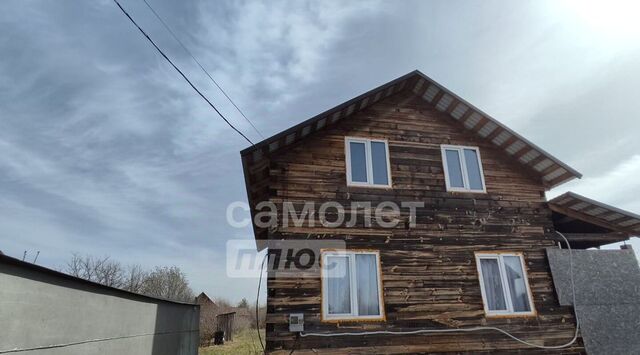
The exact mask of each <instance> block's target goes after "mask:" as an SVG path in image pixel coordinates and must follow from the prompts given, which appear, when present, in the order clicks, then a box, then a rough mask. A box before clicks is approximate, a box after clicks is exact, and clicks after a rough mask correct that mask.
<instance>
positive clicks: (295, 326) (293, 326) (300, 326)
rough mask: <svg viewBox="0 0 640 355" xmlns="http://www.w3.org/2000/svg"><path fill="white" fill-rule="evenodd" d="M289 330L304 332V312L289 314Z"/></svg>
mask: <svg viewBox="0 0 640 355" xmlns="http://www.w3.org/2000/svg"><path fill="white" fill-rule="evenodd" d="M289 331H290V332H304V314H303V313H291V314H289Z"/></svg>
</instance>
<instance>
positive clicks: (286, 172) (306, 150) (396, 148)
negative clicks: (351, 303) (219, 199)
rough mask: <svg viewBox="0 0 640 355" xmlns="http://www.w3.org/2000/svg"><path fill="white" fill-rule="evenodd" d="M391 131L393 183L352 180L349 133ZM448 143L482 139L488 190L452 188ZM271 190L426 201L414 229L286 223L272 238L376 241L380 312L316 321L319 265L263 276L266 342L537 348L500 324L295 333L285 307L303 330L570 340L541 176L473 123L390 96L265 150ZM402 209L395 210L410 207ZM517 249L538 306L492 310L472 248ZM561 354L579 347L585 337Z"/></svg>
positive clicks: (365, 244)
mask: <svg viewBox="0 0 640 355" xmlns="http://www.w3.org/2000/svg"><path fill="white" fill-rule="evenodd" d="M345 136H354V137H365V138H366V137H369V138H384V139H388V141H389V152H390V162H391V179H392V182H393V188H392V189H378V188H363V187H348V186H347V184H346V176H345V174H346V172H345V156H344V137H345ZM441 144H453V145H471V146H478V147H479V148H480V154H481V157H482V164H483V169H484V175H485V181H486V187H487V193H486V194H477V193H450V192H447V191H446V189H445V181H444V173H443V165H442V158H441V152H440V145H441ZM268 159H269V161H268V164H269V165H270V169H269V177H268V179H269V182H268V185H269V191H270V193H269V198H270V200H271V201H273V202H275V203H276V204H278V205H281V203H282V202H283V201H293V202H299V203H302V202H304V201H314V202H315V203H317V204H320V203H322V202H325V201H338V202H341V203H343V204H345V205H349V203H350V202H352V201H372V202H373V203H374V205H375V203H376V202H378V201H394V202H396V203H398V204H400V203H401V202H402V201H423V202H424V203H425V207H424V208H419V209H418V215H417V221H416V222H417V225H416V226H415V227H413V228H407V226H406V225H405V223H400V224H399V225H398V226H397V227H396V228H392V229H384V228H376V227H371V228H366V227H364V225H363V223H361V222H362V221H361V220H359V223H358V225H357V226H355V227H354V228H331V229H328V228H320V227H318V224H317V223H316V226H315V227H313V228H311V227H299V228H295V227H291V226H289V227H288V228H283V226H279V228H277V229H273V230H271V231H270V233H269V238H270V239H284V238H290V239H314V240H318V239H342V240H346V242H347V245H348V247H349V248H354V249H377V250H380V255H381V263H382V282H383V287H384V300H385V305H384V306H385V312H386V318H387V319H386V321H385V322H378V323H374V322H362V323H357V322H356V323H338V324H335V323H331V324H329V323H322V322H320V305H321V299H320V297H321V287H320V274H319V272H318V270H316V269H313V270H310V272H309V274H310V275H311V277H306V278H298V279H291V278H282V279H277V278H274V277H273V275H271V276H270V278H269V280H268V286H267V287H268V301H267V312H268V314H267V347H268V350H269V351H271V352H273V353H276V354H279V353H283V354H284V353H289V351H290V349H291V348H292V347H294V346H295V347H296V353H313V352H314V351H319V352H320V353H332V354H334V353H335V354H339V353H347V352H348V353H363V354H364V353H367V354H373V353H376V354H377V353H388V354H400V353H425V352H429V353H431V352H434V353H438V352H470V353H479V352H493V351H504V352H513V351H517V350H527V352H529V351H530V352H532V353H543V352H547V351H543V350H534V349H532V348H529V347H526V346H524V345H523V344H520V343H518V342H515V341H513V340H511V339H509V338H507V337H506V336H504V335H502V334H500V333H496V332H482V333H460V334H458V333H456V334H446V335H414V336H395V335H389V336H384V335H383V336H380V335H377V336H362V337H336V338H313V337H305V338H301V339H298V340H296V339H295V336H294V334H292V333H290V332H288V324H287V319H288V318H287V316H288V314H289V313H300V312H301V313H304V314H305V330H306V331H307V332H330V331H349V330H381V329H388V330H407V329H409V330H412V329H422V328H442V329H444V328H450V327H469V326H484V325H487V326H497V327H501V328H504V329H506V330H508V331H510V332H512V333H514V334H515V335H516V336H519V337H522V338H525V339H527V340H528V341H530V342H533V343H536V344H541V345H542V344H544V345H556V344H561V343H564V342H566V341H568V340H570V339H571V337H572V336H573V332H574V329H575V323H574V322H575V319H574V316H573V312H572V310H571V308H569V307H560V306H559V304H558V299H557V297H556V294H555V291H554V287H553V283H552V278H551V273H550V269H549V265H548V262H547V259H546V254H545V251H544V248H545V247H548V246H551V245H554V241H553V224H552V220H551V211H550V210H549V208H548V206H547V204H546V200H545V197H544V187H543V185H542V183H541V182H540V181H539V180H538V179H536V178H534V177H533V176H532V175H531V174H529V173H528V172H527V171H526V169H525V168H523V167H522V165H520V164H518V163H517V162H516V161H515V160H512V159H511V158H510V157H508V156H507V155H506V154H505V153H504V151H501V150H498V149H496V148H495V147H494V146H493V145H492V144H491V143H489V142H486V141H485V140H483V139H481V138H479V137H478V136H476V135H475V134H471V133H469V132H468V131H467V130H465V128H464V127H463V126H462V125H461V124H459V123H458V122H456V121H454V120H453V119H451V118H450V117H449V116H447V115H445V114H443V113H440V112H438V111H436V110H435V109H434V108H433V107H432V106H431V105H429V104H428V103H426V102H424V101H423V100H421V99H419V98H416V97H414V96H412V95H410V94H407V93H400V94H396V95H394V96H391V97H389V98H387V99H385V100H383V101H380V102H378V103H376V104H375V105H372V106H370V107H368V108H366V109H365V110H363V111H362V112H360V113H358V114H356V115H355V116H353V117H350V118H348V119H345V120H343V121H340V122H338V123H336V124H335V125H334V126H332V127H328V128H327V129H325V130H324V131H321V132H318V133H315V134H313V135H310V136H309V137H308V138H307V139H305V140H303V141H302V142H299V143H297V144H296V145H294V146H293V147H292V148H290V149H287V151H285V152H282V153H278V154H275V155H274V156H271V157H269V158H268ZM406 212H408V210H404V209H403V210H402V215H400V216H396V217H397V218H400V219H403V218H406V216H405V214H406ZM496 250H504V251H507V250H508V251H520V252H523V253H524V255H525V264H526V267H527V269H528V270H527V273H528V278H529V284H530V286H531V290H532V293H533V299H534V304H535V309H536V311H537V315H536V316H534V317H524V318H522V317H520V318H487V317H485V314H484V310H483V303H482V298H481V294H480V285H479V280H478V275H477V271H476V265H475V259H474V252H477V251H496ZM548 352H555V353H581V352H583V347H582V342H581V341H578V342H577V343H576V344H575V345H574V346H573V347H572V348H569V349H565V350H561V351H548Z"/></svg>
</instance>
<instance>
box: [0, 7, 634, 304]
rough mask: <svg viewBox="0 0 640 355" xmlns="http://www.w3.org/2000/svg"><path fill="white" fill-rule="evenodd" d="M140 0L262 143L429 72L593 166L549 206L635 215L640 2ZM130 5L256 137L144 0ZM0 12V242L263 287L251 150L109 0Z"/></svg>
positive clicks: (218, 293)
mask: <svg viewBox="0 0 640 355" xmlns="http://www.w3.org/2000/svg"><path fill="white" fill-rule="evenodd" d="M148 1H149V2H150V3H151V4H152V5H153V6H154V7H155V9H156V10H157V11H158V13H159V14H160V15H161V16H163V17H164V18H165V20H166V21H167V22H168V24H169V25H170V26H171V27H173V29H174V30H175V32H176V33H177V35H178V36H179V37H180V38H181V39H182V40H183V41H184V42H185V44H186V45H187V47H189V48H190V49H191V50H192V52H193V53H194V54H195V55H196V57H198V58H199V59H200V61H201V62H202V64H203V65H204V66H205V67H206V68H207V69H208V70H209V71H210V72H211V73H212V74H213V76H214V78H216V80H217V81H218V82H219V83H220V84H221V85H222V86H223V87H224V88H225V89H226V90H227V91H228V93H229V94H230V95H231V96H232V97H233V98H234V99H235V100H236V102H237V103H238V105H239V106H240V107H241V108H242V109H243V110H244V112H245V113H246V114H247V116H249V117H250V118H251V119H252V120H253V122H254V123H255V125H256V126H257V127H258V129H259V130H260V132H262V134H263V135H264V136H271V135H272V134H275V133H277V132H279V131H281V130H283V129H286V128H288V127H290V126H292V125H294V124H296V123H298V122H301V121H303V120H305V119H307V118H309V117H311V116H313V115H315V114H317V113H319V112H321V111H324V110H326V109H328V108H331V107H333V106H335V105H337V104H339V103H341V102H343V101H345V100H347V99H350V98H352V97H354V96H356V95H359V94H361V93H362V92H364V91H367V90H369V89H371V88H373V87H375V86H377V85H380V84H383V83H385V82H387V81H389V80H391V79H394V78H396V77H398V76H400V75H403V74H406V73H407V72H409V71H412V70H414V69H419V70H421V71H422V72H424V73H425V74H427V75H429V76H431V77H432V78H434V79H435V80H437V81H439V82H440V83H441V84H443V85H445V86H446V87H447V88H449V89H450V90H452V91H454V92H456V93H457V94H459V95H460V96H461V97H463V98H465V99H467V100H468V101H470V102H471V103H473V104H474V105H476V106H478V107H479V108H481V109H483V110H484V111H486V112H488V113H489V114H491V115H492V116H494V117H495V118H497V119H498V120H500V121H501V122H503V123H505V124H506V125H507V126H509V127H510V128H512V129H514V130H516V131H517V132H519V133H520V134H522V135H523V136H525V137H527V138H529V139H530V140H531V141H533V142H535V143H536V144H538V145H539V146H541V147H542V148H544V149H545V150H547V151H549V152H550V153H552V154H553V155H555V156H556V157H558V158H559V159H561V160H563V161H564V162H566V163H568V164H569V165H570V166H572V167H573V168H575V169H577V170H578V171H580V172H581V173H583V174H584V178H583V179H582V180H580V181H576V182H571V183H568V184H565V185H562V186H560V187H558V188H556V189H554V190H553V191H551V192H550V193H549V196H550V197H553V196H556V195H558V194H560V193H562V192H564V191H567V190H572V191H575V192H578V193H580V194H583V195H586V196H587V197H590V198H593V199H597V200H600V201H603V202H605V203H609V204H612V205H614V206H617V207H620V208H623V209H627V210H629V211H632V212H635V213H640V178H639V177H640V139H639V133H640V120H639V119H638V118H639V116H640V99H639V93H640V89H638V83H639V82H640V21H637V17H636V15H637V14H638V13H639V12H640V6H639V5H637V4H625V3H624V2H619V1H609V0H608V1H601V2H597V1H581V2H580V5H578V1H572V2H560V1H548V2H544V1H517V2H516V1H467V2H462V1H450V0H447V1H416V2H411V1H387V2H373V1H370V2H355V1H354V2H351V1H349V2H346V1H339V2H333V3H332V2H328V1H322V2H320V1H318V2H303V1H291V2H272V1H270V2H268V4H267V3H259V2H245V1H242V2H241V1H229V2H223V1H200V2H192V1H169V0H148ZM122 4H123V6H124V7H125V8H127V9H128V10H129V11H130V13H131V14H132V16H133V17H134V18H135V19H136V20H137V21H138V22H139V23H140V25H141V26H142V27H143V28H145V29H146V30H147V31H148V33H149V34H150V35H151V37H152V38H154V39H155V40H156V42H157V43H158V44H159V45H160V46H161V47H162V48H164V49H165V50H166V52H167V53H168V54H169V55H170V57H172V58H175V61H176V62H177V63H178V64H179V65H180V66H181V67H182V68H183V69H184V70H185V72H186V73H187V74H188V75H189V76H191V77H192V78H193V79H194V82H195V83H196V85H198V86H199V87H200V88H202V89H203V91H204V92H205V93H206V94H207V95H208V96H209V97H210V98H211V99H212V101H214V102H215V103H216V104H217V105H219V107H220V108H221V110H222V111H223V112H224V113H225V114H226V115H227V116H228V117H229V118H230V120H231V121H232V122H233V123H234V124H235V125H237V126H238V127H239V128H240V129H241V130H242V131H244V132H245V133H246V134H247V135H248V136H249V137H250V138H251V139H253V140H254V141H259V140H260V137H259V136H258V135H257V133H256V132H255V131H253V130H252V128H251V127H250V126H249V125H248V124H247V123H246V122H245V121H244V120H243V119H242V117H241V116H240V115H239V114H238V113H237V112H235V111H234V110H233V107H232V106H230V104H228V103H227V102H226V101H225V100H224V97H223V96H222V95H221V94H220V93H219V92H218V91H217V90H216V89H215V87H214V86H212V84H211V83H210V82H209V81H208V78H206V77H205V76H204V75H203V73H202V72H200V71H199V69H198V67H197V66H196V65H195V64H194V63H193V62H192V61H191V59H190V58H189V57H188V56H187V55H186V54H185V53H184V52H183V51H182V49H181V48H180V47H179V45H178V44H177V43H176V42H175V41H174V40H173V39H172V38H171V37H170V36H169V35H168V33H167V32H166V31H165V30H164V29H163V28H162V27H161V26H160V24H159V23H158V21H157V20H156V19H155V18H154V17H153V15H152V13H151V12H150V11H149V10H148V9H147V8H146V7H145V5H144V3H143V2H142V0H122ZM2 5H3V10H2V11H1V12H0V33H2V36H0V53H1V58H2V59H1V60H0V149H1V150H0V153H1V154H0V250H2V251H3V252H5V253H6V254H8V255H11V256H15V257H22V254H23V251H25V250H27V251H28V257H27V258H28V259H29V260H31V259H32V258H33V256H34V255H35V253H36V252H37V251H40V257H39V259H38V264H41V265H44V266H48V267H54V268H59V267H61V266H62V265H64V262H65V260H67V259H68V258H69V257H70V255H71V253H72V252H79V253H86V254H92V255H96V256H104V255H109V256H111V257H112V258H114V259H116V260H119V261H121V262H123V263H125V264H129V263H140V264H142V265H144V266H148V267H151V266H153V265H178V266H180V267H181V268H182V269H183V270H184V271H185V272H186V273H187V275H188V277H189V279H190V280H191V283H192V286H193V289H194V291H196V292H200V291H202V290H204V291H206V292H207V293H208V294H209V295H210V296H214V297H225V298H228V299H231V300H234V301H237V300H239V299H240V298H242V297H248V298H251V297H253V295H254V293H255V287H256V282H255V279H240V280H229V279H227V278H226V277H225V269H224V268H225V255H224V252H225V247H224V246H225V243H226V241H227V240H230V239H245V240H250V239H252V238H253V237H252V234H251V230H250V228H249V227H248V228H245V229H236V228H232V227H230V226H229V225H228V224H227V222H226V218H225V211H226V206H227V205H228V204H229V203H230V202H233V201H246V192H245V189H244V183H243V176H242V170H241V162H240V155H239V151H240V150H241V149H243V148H245V147H246V146H247V143H246V142H245V141H244V140H243V139H242V138H241V137H240V136H238V135H237V134H235V132H233V131H232V130H231V129H230V128H229V127H227V126H226V125H225V124H224V123H223V122H222V121H221V120H220V119H219V118H218V117H217V116H216V114H215V113H214V112H213V111H212V110H211V109H210V108H209V107H208V106H207V105H206V103H204V102H203V101H202V100H201V99H200V98H199V97H198V96H197V95H195V94H194V92H193V91H192V90H191V88H190V87H189V86H187V84H186V83H185V82H183V81H182V79H181V78H180V77H179V76H178V75H177V73H175V72H174V71H173V69H172V68H171V67H170V66H169V65H168V64H167V63H166V62H165V61H164V60H163V59H162V58H161V57H160V56H159V55H158V54H157V53H156V52H155V50H154V49H153V48H152V47H151V46H150V44H149V43H148V42H147V41H145V40H144V38H143V37H142V36H141V35H140V33H139V32H137V30H136V29H135V28H134V27H133V26H132V25H131V23H130V22H129V21H128V20H127V19H126V18H125V17H124V16H123V15H122V14H121V13H120V11H119V10H118V8H117V7H116V6H115V5H114V3H113V2H112V1H109V0H101V1H80V0H76V1H72V0H67V1H64V0H58V1H26V0H15V1H10V0H4V1H3V2H2ZM634 243H636V244H635V249H636V252H638V251H639V250H640V243H637V240H636V241H634Z"/></svg>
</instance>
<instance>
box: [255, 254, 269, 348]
mask: <svg viewBox="0 0 640 355" xmlns="http://www.w3.org/2000/svg"><path fill="white" fill-rule="evenodd" d="M268 256H269V253H268V252H267V253H266V254H265V255H264V258H262V264H261V265H260V278H259V279H258V294H257V295H256V330H257V331H258V339H259V340H260V346H261V347H262V352H263V353H264V352H265V349H264V343H263V342H262V335H260V306H259V302H260V285H262V272H263V271H264V262H265V261H267V257H268Z"/></svg>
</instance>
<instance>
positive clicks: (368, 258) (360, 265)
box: [355, 254, 380, 316]
mask: <svg viewBox="0 0 640 355" xmlns="http://www.w3.org/2000/svg"><path fill="white" fill-rule="evenodd" d="M355 257H356V281H357V285H358V286H357V289H358V291H357V295H358V315H361V316H374V315H375V316H377V315H380V299H379V297H378V296H379V295H378V262H377V260H376V256H375V255H373V254H356V255H355Z"/></svg>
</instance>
